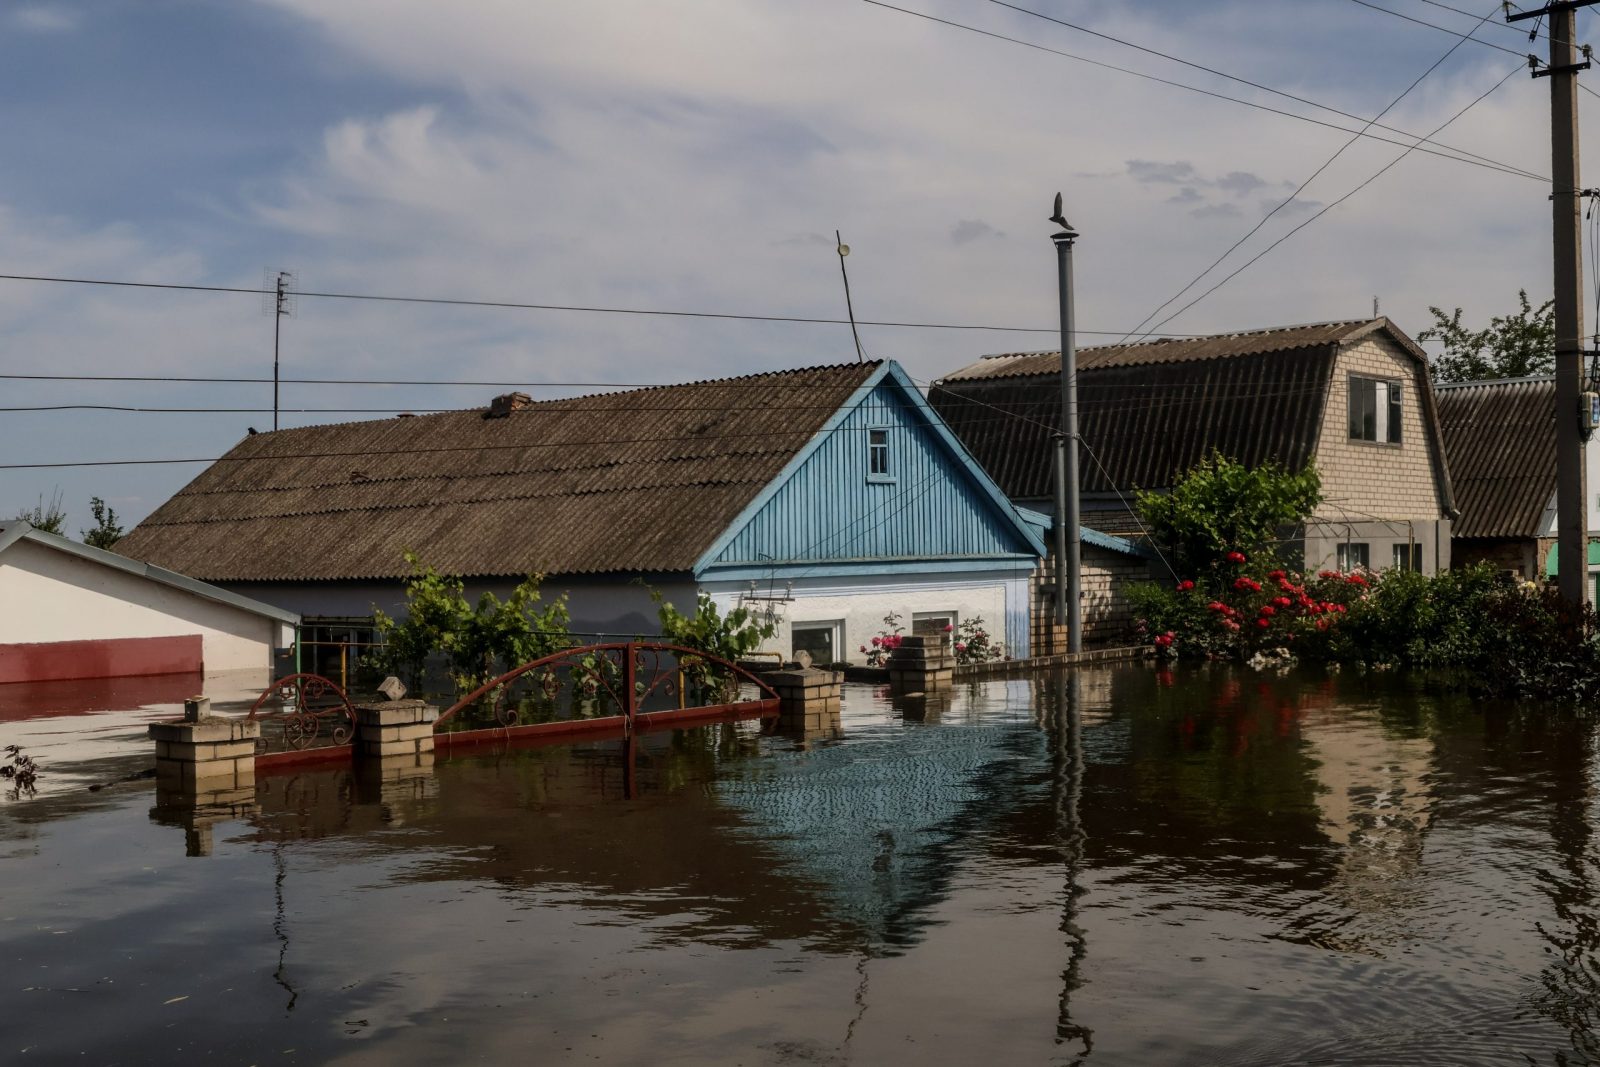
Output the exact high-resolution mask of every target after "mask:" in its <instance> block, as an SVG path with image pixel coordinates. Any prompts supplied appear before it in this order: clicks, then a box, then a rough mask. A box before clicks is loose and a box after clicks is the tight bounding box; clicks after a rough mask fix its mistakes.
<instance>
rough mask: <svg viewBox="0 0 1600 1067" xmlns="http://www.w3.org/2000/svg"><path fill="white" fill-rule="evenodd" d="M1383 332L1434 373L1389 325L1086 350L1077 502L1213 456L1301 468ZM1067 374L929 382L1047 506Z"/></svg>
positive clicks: (1053, 370)
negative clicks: (1351, 360) (1333, 398)
mask: <svg viewBox="0 0 1600 1067" xmlns="http://www.w3.org/2000/svg"><path fill="white" fill-rule="evenodd" d="M1380 332H1381V333H1383V334H1384V335H1385V336H1386V337H1388V338H1390V339H1391V340H1393V341H1394V342H1395V343H1397V344H1398V345H1399V346H1400V347H1401V348H1402V349H1404V350H1405V351H1406V352H1408V353H1409V354H1410V355H1411V356H1412V357H1413V358H1415V359H1416V360H1417V361H1418V362H1419V363H1420V364H1423V365H1426V362H1427V356H1426V354H1425V353H1424V352H1423V350H1422V349H1421V348H1419V347H1418V346H1417V344H1416V342H1414V341H1412V340H1411V339H1410V338H1409V337H1407V336H1406V335H1405V334H1404V333H1403V332H1401V331H1400V330H1399V329H1397V328H1396V327H1395V326H1393V324H1391V323H1390V322H1389V320H1388V319H1386V318H1376V319H1365V320H1351V321H1346V322H1329V323H1318V324H1315V325H1310V326H1290V327H1283V328H1279V329H1271V330H1256V331H1252V332H1248V333H1231V334H1218V335H1215V336H1209V337H1193V338H1174V339H1163V340H1159V341H1147V342H1142V343H1139V344H1130V345H1105V346H1100V347H1093V348H1085V349H1081V350H1079V352H1078V368H1079V377H1078V400H1079V429H1080V433H1081V436H1082V439H1083V444H1084V446H1085V451H1084V454H1083V456H1082V458H1081V470H1082V478H1081V484H1082V490H1083V492H1085V493H1091V494H1094V493H1099V494H1111V493H1113V492H1114V491H1115V490H1117V489H1121V490H1123V491H1128V490H1131V489H1162V488H1166V487H1168V486H1171V485H1172V484H1173V483H1174V481H1176V479H1177V478H1178V477H1179V476H1180V475H1181V474H1183V472H1185V471H1187V470H1189V469H1190V468H1191V467H1193V466H1194V465H1195V464H1196V463H1198V462H1199V461H1200V460H1202V459H1203V458H1205V456H1206V455H1207V454H1208V453H1210V452H1211V451H1212V450H1213V449H1216V450H1219V451H1221V452H1223V453H1224V454H1226V455H1228V456H1231V457H1233V458H1234V459H1237V460H1239V461H1240V462H1243V463H1247V464H1258V463H1265V462H1277V463H1280V464H1283V465H1284V466H1287V467H1289V468H1291V469H1297V468H1299V467H1302V466H1304V465H1305V464H1306V463H1307V462H1308V461H1309V460H1311V459H1312V458H1313V452H1314V450H1315V448H1316V442H1317V435H1318V433H1319V431H1320V428H1321V424H1322V413H1323V406H1324V404H1325V402H1326V400H1327V387H1328V382H1329V380H1330V377H1331V375H1332V372H1333V363H1334V359H1335V357H1336V356H1337V355H1338V351H1339V348H1340V346H1341V345H1346V344H1351V343H1353V342H1356V341H1359V340H1361V339H1363V338H1365V337H1367V336H1369V335H1372V334H1374V333H1380ZM1060 373H1061V353H1060V352H1034V353H1023V352H1017V353H1008V354H1003V355H996V356H986V357H984V358H983V359H980V360H978V361H977V362H976V363H973V364H971V365H969V366H966V367H963V368H962V369H960V370H958V371H956V372H955V373H953V374H950V375H948V376H946V377H944V378H942V379H940V380H939V381H937V382H935V383H934V387H933V390H932V391H931V392H930V394H929V398H928V399H929V401H930V402H931V403H932V404H933V406H934V408H935V409H936V410H937V411H938V412H939V414H940V415H941V416H943V417H944V419H945V421H946V422H947V423H949V425H950V428H951V429H952V430H954V431H955V433H956V435H957V436H959V437H960V438H961V441H962V443H963V444H965V445H966V446H967V448H968V449H969V450H970V451H971V452H972V453H973V455H974V456H976V457H977V459H978V461H979V462H980V463H981V464H983V466H984V467H985V468H986V469H987V470H988V472H989V474H990V476H991V477H993V478H994V479H995V481H996V482H998V483H999V484H1000V486H1001V488H1002V489H1003V490H1004V491H1005V492H1006V493H1007V495H1009V496H1011V497H1012V498H1013V499H1023V500H1030V499H1031V500H1039V499H1046V498H1048V497H1049V496H1050V495H1051V492H1052V484H1051V478H1052V475H1051V463H1052V459H1051V451H1052V444H1051V438H1052V435H1053V434H1054V432H1055V427H1056V425H1057V424H1058V420H1059V418H1060V412H1061V394H1060V388H1059V386H1058V385H1057V384H1056V383H1057V380H1058V379H1059V376H1060ZM1423 392H1424V403H1425V404H1427V403H1431V396H1429V394H1428V391H1427V390H1426V389H1425V390H1424V391H1423ZM1441 481H1442V482H1443V483H1444V485H1446V486H1447V485H1448V484H1449V483H1448V479H1441ZM1447 492H1448V491H1447Z"/></svg>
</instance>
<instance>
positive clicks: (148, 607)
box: [0, 541, 284, 672]
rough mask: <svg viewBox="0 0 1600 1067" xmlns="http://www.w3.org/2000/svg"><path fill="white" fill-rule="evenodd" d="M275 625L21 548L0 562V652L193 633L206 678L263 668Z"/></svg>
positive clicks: (74, 559)
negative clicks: (22, 646) (0, 649)
mask: <svg viewBox="0 0 1600 1067" xmlns="http://www.w3.org/2000/svg"><path fill="white" fill-rule="evenodd" d="M283 628H284V627H283V624H282V623H279V622H277V621H275V620H273V619H268V618H263V617H262V616H260V615H255V614H252V613H251V612H248V611H244V610H242V609H240V608H235V607H231V606H229V605H227V604H222V603H219V602H217V601H214V600H209V599H207V598H205V597H201V596H196V595H194V594H193V593H188V592H185V591H183V590H181V589H178V588H175V587H173V586H169V585H163V584H161V583H159V582H155V581H152V580H150V579H148V578H142V577H139V576H138V575H134V574H129V573H127V572H124V571H120V570H117V569H115V568H112V567H106V566H102V565H100V564H98V563H94V562H91V561H89V560H87V559H83V558H81V557H78V556H73V555H68V554H67V553H65V552H58V551H56V550H55V549H52V548H47V547H44V546H42V545H37V544H33V543H31V542H28V541H22V542H19V543H17V544H14V545H12V546H11V547H10V548H8V549H7V550H6V552H5V554H4V555H3V556H0V645H9V644H47V643H53V642H61V641H106V640H118V639H123V638H141V637H182V636H188V635H191V634H199V635H200V637H201V640H202V642H203V644H202V647H203V649H204V653H203V654H204V657H205V666H206V670H207V672H216V671H236V670H262V671H265V670H267V669H268V668H269V667H270V666H271V657H272V648H273V645H274V642H275V641H276V640H278V639H279V638H281V637H283V636H284V635H283V634H281V633H280V632H279V631H280V630H281V629H283Z"/></svg>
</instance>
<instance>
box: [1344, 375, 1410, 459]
mask: <svg viewBox="0 0 1600 1067" xmlns="http://www.w3.org/2000/svg"><path fill="white" fill-rule="evenodd" d="M1400 395H1401V383H1400V382H1398V381H1391V380H1386V379H1382V378H1363V377H1361V376H1360V375H1357V374H1352V375H1350V440H1352V441H1380V442H1384V443H1387V444H1391V445H1397V444H1399V443H1400Z"/></svg>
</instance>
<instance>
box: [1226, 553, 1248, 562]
mask: <svg viewBox="0 0 1600 1067" xmlns="http://www.w3.org/2000/svg"><path fill="white" fill-rule="evenodd" d="M1224 558H1225V559H1227V561H1228V562H1229V563H1243V562H1244V553H1243V552H1229V553H1228V554H1227V556H1225V557H1224Z"/></svg>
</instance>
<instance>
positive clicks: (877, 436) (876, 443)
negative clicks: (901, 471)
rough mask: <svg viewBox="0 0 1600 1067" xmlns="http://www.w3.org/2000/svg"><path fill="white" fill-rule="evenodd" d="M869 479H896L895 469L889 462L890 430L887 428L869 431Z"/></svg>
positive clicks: (876, 480) (882, 480) (877, 480)
mask: <svg viewBox="0 0 1600 1067" xmlns="http://www.w3.org/2000/svg"><path fill="white" fill-rule="evenodd" d="M867 481H869V482H892V481H894V469H893V467H891V466H890V464H889V431H888V429H886V428H875V429H869V430H868V431H867Z"/></svg>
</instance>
